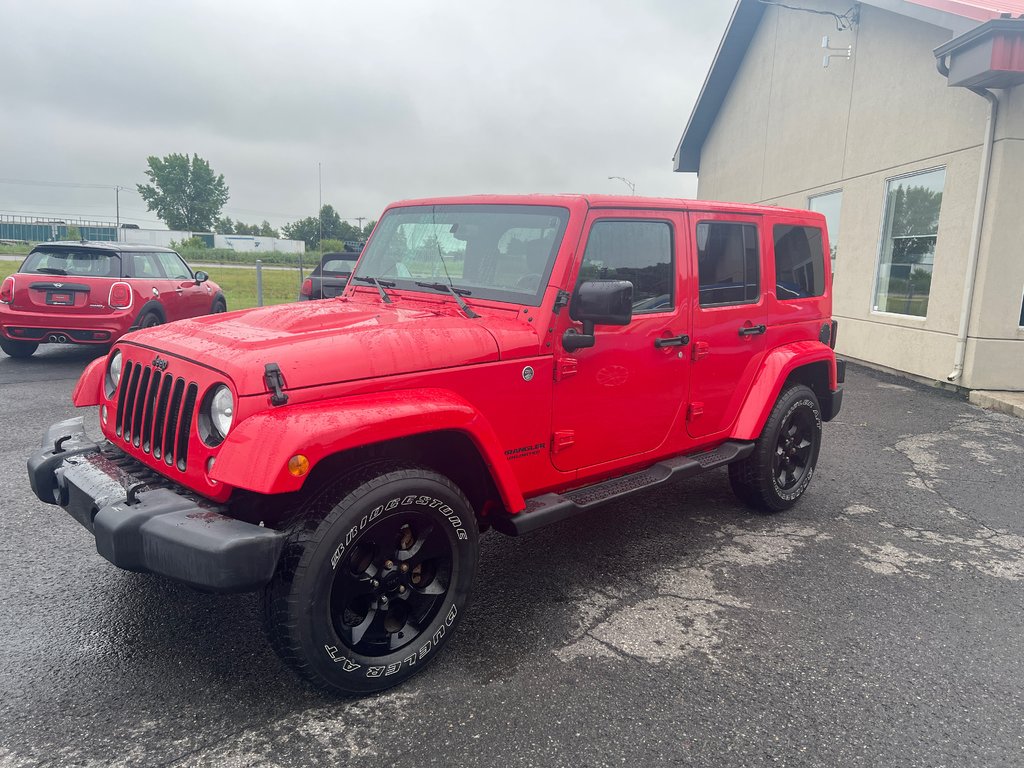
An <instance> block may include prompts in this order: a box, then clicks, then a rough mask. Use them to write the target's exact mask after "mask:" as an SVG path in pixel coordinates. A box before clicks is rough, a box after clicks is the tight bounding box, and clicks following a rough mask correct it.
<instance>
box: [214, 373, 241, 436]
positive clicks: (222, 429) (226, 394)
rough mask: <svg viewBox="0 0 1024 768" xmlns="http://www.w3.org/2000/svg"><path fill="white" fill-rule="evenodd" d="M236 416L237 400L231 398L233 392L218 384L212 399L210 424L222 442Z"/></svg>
mask: <svg viewBox="0 0 1024 768" xmlns="http://www.w3.org/2000/svg"><path fill="white" fill-rule="evenodd" d="M234 416H235V399H234V398H233V397H232V396H231V390H230V389H228V388H227V387H226V386H224V385H223V384H218V385H217V387H216V389H214V390H213V397H211V398H210V423H211V424H212V425H213V428H214V430H215V431H216V432H217V435H218V436H219V437H220V438H221V439H222V440H223V439H224V438H225V437H227V436H228V430H229V429H231V420H232V419H233V418H234Z"/></svg>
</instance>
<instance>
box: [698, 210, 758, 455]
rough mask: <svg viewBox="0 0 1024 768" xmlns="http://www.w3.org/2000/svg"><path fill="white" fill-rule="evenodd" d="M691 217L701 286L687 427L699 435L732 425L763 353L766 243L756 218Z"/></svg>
mask: <svg viewBox="0 0 1024 768" xmlns="http://www.w3.org/2000/svg"><path fill="white" fill-rule="evenodd" d="M688 216H689V219H690V226H689V230H690V232H692V233H693V237H694V245H695V247H694V248H693V256H692V258H693V260H694V262H695V263H694V264H693V267H694V269H693V272H694V274H696V275H697V277H698V283H699V285H698V299H697V303H696V305H695V308H694V313H693V340H692V344H693V346H692V350H691V357H692V359H693V370H692V372H691V375H690V402H689V405H688V407H687V414H686V429H687V431H688V432H689V434H690V435H691V436H692V437H694V438H702V437H708V436H711V435H715V434H716V433H719V432H724V431H725V430H727V429H729V427H730V426H732V423H733V421H735V419H736V416H737V415H738V413H739V409H740V406H741V405H742V404H743V401H744V400H745V399H746V395H747V392H748V391H749V390H750V386H751V383H752V382H753V380H754V375H755V374H756V372H757V367H758V366H759V365H760V364H761V359H762V358H763V357H764V351H765V336H764V334H765V332H766V330H767V328H766V323H767V319H768V310H767V302H766V301H765V298H764V296H765V291H764V280H763V279H762V274H763V272H764V270H763V268H762V261H763V254H764V252H765V248H764V243H763V242H762V238H763V232H762V231H761V230H762V226H761V220H760V217H759V216H740V215H733V214H719V213H699V212H694V213H690V214H689V215H688Z"/></svg>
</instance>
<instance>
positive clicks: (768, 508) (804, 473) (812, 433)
mask: <svg viewBox="0 0 1024 768" xmlns="http://www.w3.org/2000/svg"><path fill="white" fill-rule="evenodd" d="M820 448H821V406H820V405H818V398H817V396H815V394H814V392H813V391H811V389H810V388H808V387H806V386H804V385H803V384H796V385H793V386H791V387H788V388H787V389H784V390H783V391H782V392H781V393H780V394H779V399H778V400H776V401H775V405H774V406H773V407H772V412H771V413H770V414H769V416H768V420H767V421H766V422H765V425H764V429H763V430H761V436H760V437H758V438H757V441H756V442H755V443H754V452H753V453H752V454H750V456H748V457H747V458H745V459H741V460H740V461H737V462H734V463H732V464H730V465H729V483H730V484H731V485H732V490H733V492H734V493H735V494H736V496H737V497H738V498H739V499H740V501H742V502H743V503H745V504H747V505H748V506H750V507H753V508H754V509H757V510H759V511H762V512H781V511H782V510H784V509H789V508H790V507H792V506H793V505H794V504H796V502H797V500H798V499H799V498H800V497H801V496H802V495H803V493H804V491H806V490H807V486H808V485H809V484H810V482H811V478H812V477H813V476H814V468H815V466H816V465H817V463H818V451H819V450H820Z"/></svg>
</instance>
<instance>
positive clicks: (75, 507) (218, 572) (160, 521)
mask: <svg viewBox="0 0 1024 768" xmlns="http://www.w3.org/2000/svg"><path fill="white" fill-rule="evenodd" d="M28 476H29V482H30V483H31V485H32V491H33V492H34V493H35V495H36V496H37V497H38V498H39V499H40V500H41V501H44V502H46V503H47V504H58V505H60V506H61V507H63V508H64V509H65V510H66V511H67V512H68V514H70V515H71V516H72V517H73V518H75V519H76V520H77V521H78V522H79V523H81V524H82V525H83V526H84V527H85V528H86V529H87V530H88V531H90V532H91V533H92V534H93V536H94V537H95V539H96V551H97V552H99V553H100V554H101V555H103V557H105V558H106V559H107V560H109V561H110V562H112V563H113V564H114V565H116V566H118V567H119V568H124V569H125V570H129V571H138V572H141V573H156V574H160V575H161V576H166V577H167V578H170V579H174V580H175V581H179V582H182V583H183V584H188V585H189V586H192V587H196V588H197V589H202V590H205V591H209V592H248V591H252V590H255V589H259V588H261V587H263V586H264V585H266V584H267V582H269V581H270V579H271V577H272V576H273V575H274V571H275V570H276V568H277V561H278V559H279V557H280V555H281V549H282V547H283V546H284V534H283V533H281V532H280V531H275V530H272V529H270V528H264V527H262V526H258V525H253V524H252V523H246V522H243V521H241V520H236V519H235V518H232V517H228V516H227V515H225V514H224V512H225V511H226V510H225V508H224V507H223V506H219V505H217V504H214V503H213V502H210V501H208V500H206V499H203V498H202V497H199V496H196V495H194V494H191V493H189V492H188V491H186V490H185V489H182V488H180V487H177V486H175V485H174V484H172V483H171V482H170V481H169V480H167V479H166V478H164V477H163V476H161V475H158V474H156V473H155V472H152V471H150V470H149V469H147V468H145V467H144V466H143V465H142V464H140V463H138V462H136V461H135V460H134V459H132V458H131V457H129V456H127V455H126V454H125V453H123V452H122V451H121V450H119V449H118V448H115V447H114V446H113V445H112V444H110V443H109V442H103V443H93V442H90V441H89V440H88V438H87V437H86V435H85V428H84V424H83V420H82V419H81V417H79V418H75V419H69V420H67V421H62V422H60V423H58V424H54V425H53V426H52V427H50V428H49V430H47V433H46V437H45V438H44V440H43V448H42V450H40V451H38V452H37V453H35V454H33V455H32V456H31V457H30V458H29V460H28Z"/></svg>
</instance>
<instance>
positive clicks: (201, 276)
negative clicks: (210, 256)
mask: <svg viewBox="0 0 1024 768" xmlns="http://www.w3.org/2000/svg"><path fill="white" fill-rule="evenodd" d="M209 279H210V276H209V275H208V274H206V273H205V272H203V270H201V269H198V270H196V285H199V284H200V283H205V282H206V281H207V280H209Z"/></svg>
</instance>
